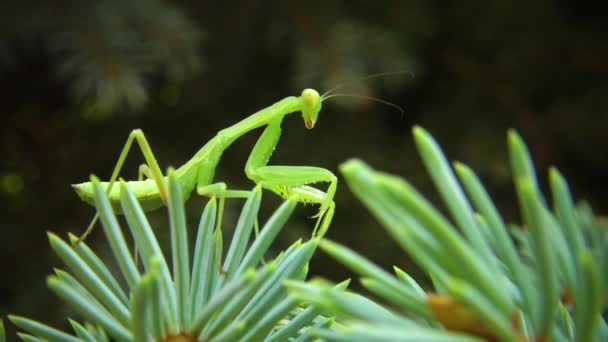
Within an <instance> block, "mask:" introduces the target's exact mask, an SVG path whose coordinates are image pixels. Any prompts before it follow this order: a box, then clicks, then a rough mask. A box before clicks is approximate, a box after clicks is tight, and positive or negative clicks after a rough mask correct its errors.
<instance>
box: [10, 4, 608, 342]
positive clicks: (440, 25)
mask: <svg viewBox="0 0 608 342" xmlns="http://www.w3.org/2000/svg"><path fill="white" fill-rule="evenodd" d="M598 4H599V2H598ZM596 5H597V4H596V3H594V2H592V1H567V0H561V1H549V0H528V1H523V0H515V1H472V2H462V1H422V0H417V1H416V0H413V1H408V0H396V1H335V0H324V1H317V0H309V1H298V2H287V1H223V2H220V1H186V0H183V1H172V2H169V1H153V0H149V1H143V0H122V1H115V0H106V1H98V2H88V1H82V2H72V1H52V2H51V1H47V2H35V1H12V0H9V1H3V2H2V4H0V103H1V105H0V111H1V113H2V118H3V120H2V125H0V132H1V133H0V137H1V140H0V155H1V158H0V201H1V204H2V205H1V209H0V210H1V212H0V217H1V220H0V231H1V232H2V235H1V236H2V241H1V243H0V253H1V254H0V269H1V270H2V281H1V282H0V314H2V316H4V315H5V314H6V313H8V312H11V313H18V314H22V315H27V316H30V317H33V318H36V319H40V320H43V321H46V322H49V323H51V324H53V325H56V326H65V325H66V322H65V320H64V319H63V317H65V315H69V314H70V312H69V311H67V309H66V308H65V307H64V306H63V305H62V303H61V302H60V301H59V300H58V299H57V298H56V297H55V296H53V295H52V294H50V292H48V291H47V290H46V287H45V280H44V279H45V277H46V275H47V274H49V273H50V272H51V271H52V267H63V265H62V264H61V262H59V260H58V259H57V258H56V257H55V256H54V255H53V254H52V252H51V251H50V248H49V246H48V243H47V239H46V236H45V231H48V230H51V231H54V232H57V233H58V234H59V235H61V236H66V234H67V232H74V233H76V234H79V233H81V232H82V231H83V230H84V228H85V227H86V226H87V224H88V223H89V221H90V219H91V218H92V216H93V213H94V211H93V209H92V208H90V207H89V206H87V205H85V204H84V203H82V202H80V200H79V199H78V197H77V196H76V195H75V193H73V191H72V189H71V188H70V184H71V183H77V182H82V181H86V180H87V179H88V177H89V174H91V173H95V174H96V175H98V176H100V177H101V178H106V179H107V178H108V177H109V176H110V173H111V171H112V169H113V167H114V164H115V162H116V158H117V157H118V153H119V152H120V150H121V148H122V146H123V144H124V143H125V140H126V137H127V135H128V134H129V132H130V131H131V130H132V129H134V128H141V129H143V130H144V132H145V133H146V135H147V137H148V140H149V141H150V143H151V145H152V149H153V151H154V152H155V154H156V156H157V158H158V160H159V162H160V163H161V165H162V166H163V168H164V167H166V166H169V165H173V166H179V165H181V164H182V163H183V162H185V161H186V160H188V159H189V158H190V157H191V156H192V155H193V154H194V153H195V152H196V151H197V150H198V148H200V147H201V146H202V145H203V144H204V143H205V142H206V141H207V140H208V139H210V138H211V137H213V135H214V134H215V133H216V132H217V131H219V130H220V129H222V128H225V127H227V126H229V125H231V124H233V123H236V122H238V121H239V120H241V119H243V118H245V117H247V116H248V115H250V114H251V113H253V112H255V111H256V110H258V109H261V108H263V107H265V106H268V105H270V104H272V103H274V102H275V101H277V100H279V99H281V98H283V97H285V96H289V95H297V94H299V93H300V92H301V90H302V89H303V88H306V87H313V88H316V89H318V90H320V91H321V92H322V91H325V90H327V89H329V88H331V87H333V86H336V85H338V84H341V83H344V84H345V86H344V88H342V89H340V91H339V92H341V93H348V94H357V95H363V96H374V97H377V98H380V99H382V100H386V101H390V102H393V103H394V104H396V105H398V106H401V107H402V108H403V109H404V111H405V113H404V115H401V114H400V113H399V111H398V110H396V109H394V108H391V107H389V106H385V105H382V104H379V103H376V102H372V101H365V100H359V99H356V98H350V97H343V98H336V99H332V100H329V101H327V102H326V103H324V108H323V111H322V112H321V115H320V117H319V121H318V123H317V126H316V127H315V129H313V130H311V131H308V130H306V129H305V128H304V125H303V123H302V120H301V119H300V117H299V115H294V116H288V117H287V118H286V120H285V121H284V123H283V137H282V139H281V141H280V142H279V145H278V146H277V149H276V151H275V154H274V156H273V158H272V159H271V164H275V165H314V166H320V167H325V168H327V169H329V170H332V171H334V172H336V173H338V165H339V164H340V163H341V162H343V161H345V160H346V159H347V158H351V157H358V158H362V159H364V160H366V161H368V162H369V163H371V165H372V166H374V167H376V168H378V169H382V170H386V171H389V172H391V173H396V174H400V175H402V176H404V177H406V178H408V179H409V180H411V181H412V182H413V183H414V184H415V185H416V186H418V187H420V188H421V189H422V191H423V193H424V194H426V195H428V196H429V197H430V198H431V199H433V200H437V195H436V193H435V192H434V191H433V188H432V185H431V184H430V181H429V178H428V177H427V175H426V174H425V171H424V169H423V167H422V164H421V162H420V160H419V158H418V156H417V154H416V152H415V148H414V146H413V143H412V140H411V134H410V132H411V127H412V125H413V124H419V125H422V126H423V127H425V128H427V129H428V130H429V131H430V132H431V133H432V134H433V135H434V136H435V137H436V138H437V139H438V140H439V142H440V143H441V145H442V146H443V148H444V150H445V152H446V154H447V156H448V158H450V159H451V160H460V161H463V162H465V163H467V164H469V165H471V166H472V167H473V168H474V169H475V170H477V172H478V174H479V175H480V176H481V177H482V179H483V180H484V181H485V182H486V184H487V186H488V187H489V188H490V190H491V193H492V194H493V195H494V196H495V199H496V202H497V203H498V205H499V207H500V208H501V209H502V210H503V213H504V214H505V216H506V217H507V218H508V219H510V220H513V221H517V220H518V219H519V217H518V214H517V207H516V205H515V196H514V194H513V191H512V186H511V181H510V178H509V177H510V173H509V169H508V158H507V151H506V144H505V133H506V130H507V129H508V128H515V129H517V130H518V131H519V132H520V133H521V134H522V136H523V137H524V139H525V140H526V141H527V143H528V144H529V145H530V147H531V151H532V153H533V156H534V158H535V161H536V165H537V167H538V170H539V172H540V174H541V175H542V178H543V180H542V184H543V186H545V185H546V182H545V181H544V178H545V174H546V168H547V166H548V165H549V164H554V165H556V166H557V167H558V168H559V169H560V170H561V171H562V172H563V173H564V174H565V175H566V177H567V179H568V180H569V181H570V183H571V185H572V188H573V191H574V193H575V195H576V196H577V197H578V198H585V199H587V200H589V201H590V202H591V204H592V205H593V206H594V208H595V209H596V210H597V211H598V212H606V209H607V206H608V203H606V202H605V201H603V199H602V197H603V195H604V194H605V192H606V191H607V190H608V182H607V179H608V178H607V177H608V153H607V152H606V151H608V139H607V138H606V128H607V127H608V113H607V110H608V77H607V76H608V36H607V34H608V20H607V19H608V18H607V15H606V13H607V12H606V11H605V10H603V9H601V8H598V7H597V6H596ZM404 70H405V71H409V72H411V74H412V75H409V74H404V73H400V74H395V75H392V76H386V77H381V78H374V79H369V80H364V79H362V77H365V76H367V75H370V74H374V73H379V72H398V71H404ZM259 133H260V131H256V132H252V133H251V134H249V135H246V136H244V137H242V138H241V139H239V140H238V141H237V142H236V143H235V144H234V145H233V146H232V147H231V148H230V149H229V150H228V151H227V153H226V154H225V156H224V157H223V158H222V161H221V164H220V166H219V168H218V170H217V172H216V180H220V181H226V182H227V183H228V184H229V185H230V186H231V187H232V188H237V189H247V188H251V187H252V186H253V184H252V183H251V182H250V181H249V180H248V179H247V178H246V177H245V175H244V172H243V167H244V165H245V161H246V159H247V157H248V155H249V153H250V150H251V148H252V147H253V145H254V143H255V141H256V139H257V137H258V135H259ZM140 163H142V159H141V154H140V153H139V151H135V152H134V153H132V156H131V158H130V159H129V163H128V164H127V165H126V166H125V172H124V173H123V176H125V177H128V178H135V177H136V176H137V167H138V165H139V164H140ZM264 196H265V197H264V198H265V200H264V202H265V207H264V208H263V210H262V215H261V216H262V217H263V218H265V217H267V216H268V214H269V213H270V212H271V210H272V208H274V207H275V206H276V205H277V204H278V203H280V202H279V199H278V198H277V196H275V195H273V194H272V193H269V192H266V193H265V194H264ZM335 200H336V203H337V211H336V215H335V218H334V224H333V227H332V228H331V230H330V231H329V233H328V237H330V238H331V239H335V240H337V241H340V242H342V243H344V244H346V245H348V246H350V247H353V248H355V249H356V250H358V251H360V252H361V253H363V254H364V255H366V256H367V257H369V258H371V259H373V260H375V261H377V262H378V263H379V264H381V265H383V266H386V267H389V266H390V265H393V264H395V265H399V266H400V267H402V268H404V269H406V270H408V271H411V272H413V273H414V274H416V271H415V268H414V265H412V264H411V263H410V262H409V261H408V259H407V256H406V255H405V254H404V253H403V252H402V251H401V250H399V249H398V248H396V246H395V245H394V243H393V242H391V241H390V240H389V239H388V238H387V236H386V234H385V233H384V231H383V230H382V228H381V227H380V226H379V225H378V223H376V222H375V221H374V219H373V218H372V217H371V216H370V215H369V214H368V213H367V212H366V210H365V209H364V208H363V206H362V205H361V204H360V203H358V202H357V201H356V200H355V199H354V198H353V196H352V194H351V193H350V192H349V190H348V188H347V187H346V186H344V182H341V183H340V184H339V188H338V193H337V195H336V198H335ZM205 201H206V199H201V198H199V197H197V196H193V197H192V198H191V200H190V201H189V202H188V207H189V222H191V223H192V231H194V230H195V227H196V226H195V223H196V222H197V220H198V218H199V215H200V208H201V206H202V205H203V204H204V202H205ZM241 205H242V201H238V200H233V201H230V203H229V205H228V208H227V210H226V215H227V218H226V219H225V221H226V224H225V227H226V230H227V231H228V232H229V231H230V229H229V228H230V226H231V223H234V221H235V218H234V215H236V214H237V213H238V210H239V209H240V206H241ZM315 213H316V208H314V207H311V206H307V207H303V206H299V209H298V210H297V211H296V213H295V215H294V217H293V219H292V220H291V221H290V223H289V226H288V228H287V229H286V231H285V232H283V233H282V234H281V236H280V238H281V242H279V244H278V246H279V247H284V246H286V245H287V244H289V243H291V242H292V241H293V240H295V239H296V238H298V237H307V236H308V235H309V234H310V231H311V229H312V226H313V224H314V221H313V220H311V219H309V218H308V216H311V215H313V214H315ZM150 217H151V219H152V220H153V221H154V225H155V226H156V229H157V231H158V234H159V235H161V236H166V237H168V228H167V224H166V221H167V219H166V217H165V213H164V210H160V211H158V212H155V213H153V214H151V215H150ZM87 242H88V243H90V244H93V245H97V246H96V248H97V250H98V251H99V252H100V254H101V255H103V256H105V257H106V258H107V259H109V255H108V249H107V245H105V242H104V238H103V234H101V230H98V231H96V232H95V233H94V234H93V235H92V236H91V238H90V239H89V240H88V241H87ZM311 272H312V273H313V274H315V275H323V276H326V277H329V278H331V279H334V280H339V279H343V278H345V277H348V276H350V274H349V273H348V272H347V271H345V270H344V269H343V268H342V267H341V266H339V265H337V264H336V263H335V262H334V261H333V260H331V259H329V258H327V257H325V256H324V255H322V254H321V253H319V255H318V256H317V257H316V258H315V263H314V264H313V265H312V266H311ZM9 331H10V330H9ZM9 335H12V333H11V332H9ZM9 338H10V337H9Z"/></svg>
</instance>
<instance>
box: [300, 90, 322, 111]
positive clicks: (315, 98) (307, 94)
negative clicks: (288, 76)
mask: <svg viewBox="0 0 608 342" xmlns="http://www.w3.org/2000/svg"><path fill="white" fill-rule="evenodd" d="M302 99H303V100H304V103H306V106H307V107H308V108H315V107H316V106H317V105H318V104H319V101H320V100H321V97H320V96H319V93H318V92H317V91H316V90H314V89H304V90H303V91H302Z"/></svg>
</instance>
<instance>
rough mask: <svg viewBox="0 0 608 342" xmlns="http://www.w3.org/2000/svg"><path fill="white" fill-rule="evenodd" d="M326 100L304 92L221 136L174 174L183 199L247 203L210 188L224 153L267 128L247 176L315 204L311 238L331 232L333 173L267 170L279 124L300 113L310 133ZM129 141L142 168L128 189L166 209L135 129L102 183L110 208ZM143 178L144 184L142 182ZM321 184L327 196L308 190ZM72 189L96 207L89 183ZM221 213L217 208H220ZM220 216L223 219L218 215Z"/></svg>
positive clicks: (148, 206) (146, 204)
mask: <svg viewBox="0 0 608 342" xmlns="http://www.w3.org/2000/svg"><path fill="white" fill-rule="evenodd" d="M328 97H329V96H328ZM325 98H327V97H322V96H320V95H319V93H318V92H317V91H316V90H314V89H304V90H303V91H302V94H301V95H300V96H297V97H295V96H291V97H287V98H284V99H283V100H280V101H278V102H276V103H275V104H273V105H271V106H270V107H267V108H264V109H262V110H260V111H258V112H257V113H254V114H252V115H251V116H249V117H247V118H245V119H243V120H242V121H240V122H238V123H236V124H234V125H232V126H230V127H228V128H225V129H223V130H221V131H219V132H218V133H217V134H216V136H215V137H213V138H212V139H211V140H209V142H207V143H206V144H205V145H204V146H203V147H202V148H201V149H200V150H199V151H198V152H197V153H196V154H195V155H194V156H193V157H192V158H191V159H190V160H189V161H188V162H186V163H185V164H184V165H182V166H181V167H179V168H178V169H176V170H175V175H176V177H177V179H178V181H179V183H180V184H181V187H182V193H183V194H184V197H185V198H187V197H189V196H190V194H191V193H192V191H193V190H194V189H195V188H196V191H197V193H198V194H199V195H202V196H216V197H218V198H219V199H220V200H222V201H223V199H224V198H244V197H247V196H248V195H249V191H244V190H232V189H227V187H226V184H225V183H221V182H220V183H213V176H214V173H215V168H216V166H217V164H218V163H219V161H220V158H221V156H222V154H223V153H224V151H225V150H226V149H227V148H228V147H229V146H230V145H231V144H232V143H233V142H234V141H235V140H236V139H238V138H239V137H241V136H242V135H244V134H246V133H247V132H249V131H251V130H254V129H256V128H259V127H261V126H266V128H265V129H264V132H263V133H262V135H261V136H260V138H259V139H258V141H257V142H256V144H255V146H254V148H253V150H252V152H251V154H250V155H249V159H248V160H247V163H246V165H245V174H246V175H247V177H248V178H249V179H251V180H252V181H254V182H255V183H256V184H258V185H260V186H262V187H263V188H265V189H268V190H270V191H272V192H274V193H276V194H278V195H279V196H281V197H283V198H288V197H293V198H295V199H296V200H297V201H298V202H303V203H314V204H319V205H320V208H319V212H318V214H317V215H315V217H317V223H316V225H315V228H314V230H313V236H323V235H324V234H325V233H326V231H327V229H328V228H329V224H330V223H331V220H332V217H333V214H334V209H335V204H334V201H333V197H334V194H335V192H336V186H337V178H336V176H335V175H334V174H333V173H332V172H331V171H329V170H327V169H324V168H320V167H311V166H274V165H271V166H269V165H268V161H269V159H270V157H271V155H272V152H273V151H274V149H275V146H276V145H277V143H278V141H279V138H280V136H281V122H282V121H283V118H284V117H285V116H286V115H287V114H290V113H294V112H301V113H302V118H303V119H304V125H305V126H306V128H308V129H311V128H313V127H314V126H315V123H316V121H317V117H318V115H319V111H320V110H321V103H322V102H323V100H324V99H325ZM133 141H136V142H137V144H138V145H139V147H140V149H141V151H142V153H143V156H144V158H145V161H146V164H142V165H141V166H140V167H139V177H138V180H137V181H129V182H127V183H128V185H129V189H130V190H131V191H132V192H133V194H134V195H135V196H136V197H137V199H138V200H139V202H140V205H141V206H142V208H143V209H144V210H145V211H151V210H154V209H157V208H159V207H161V206H162V205H163V204H166V203H167V185H166V177H165V176H164V175H163V173H162V171H161V169H160V167H159V165H158V162H157V161H156V158H155V157H154V154H153V153H152V150H151V149H150V145H149V144H148V141H147V140H146V137H145V136H144V133H143V132H142V131H141V130H139V129H136V130H134V131H132V132H131V134H129V138H128V139H127V142H126V144H125V146H124V147H123V149H122V152H121V154H120V156H119V158H118V162H117V163H116V166H115V168H114V171H113V173H112V176H111V178H110V180H109V181H108V182H103V183H102V185H103V186H104V188H105V189H106V192H107V194H108V197H109V198H110V201H111V202H112V205H113V206H114V207H115V208H119V202H120V200H119V199H120V189H119V187H116V186H114V185H115V183H116V180H117V179H118V175H119V173H120V170H121V168H122V165H123V163H124V161H125V159H126V157H127V154H128V152H129V150H130V148H131V145H132V143H133ZM144 176H145V177H147V178H148V179H145V180H144ZM319 182H325V183H329V186H328V188H327V191H322V190H319V189H317V188H315V187H312V186H311V184H314V183H319ZM73 186H74V188H75V189H76V192H77V193H78V195H79V196H80V198H81V199H83V200H84V201H85V202H87V203H90V204H93V203H94V200H93V198H94V194H93V185H92V183H91V182H85V183H80V184H75V185H73ZM222 207H223V206H220V208H222ZM219 214H220V217H221V212H220V213H219ZM97 218H98V216H97V215H96V216H95V218H94V219H93V221H92V222H91V224H90V225H89V227H88V228H87V231H86V232H85V233H84V235H83V237H82V238H81V239H83V238H84V237H85V236H86V235H87V234H88V233H89V232H90V231H91V229H92V228H93V227H94V225H95V222H96V221H97Z"/></svg>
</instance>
